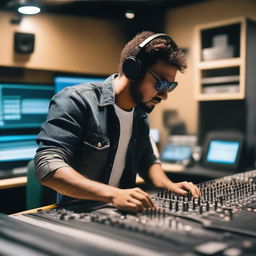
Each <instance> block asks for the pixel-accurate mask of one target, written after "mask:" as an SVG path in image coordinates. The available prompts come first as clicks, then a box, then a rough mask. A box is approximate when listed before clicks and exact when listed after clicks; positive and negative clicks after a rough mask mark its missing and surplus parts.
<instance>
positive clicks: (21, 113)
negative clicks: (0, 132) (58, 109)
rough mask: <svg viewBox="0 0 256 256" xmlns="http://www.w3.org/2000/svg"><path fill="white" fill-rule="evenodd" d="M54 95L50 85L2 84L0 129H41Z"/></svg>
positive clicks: (0, 91)
mask: <svg viewBox="0 0 256 256" xmlns="http://www.w3.org/2000/svg"><path fill="white" fill-rule="evenodd" d="M53 94H54V88H53V86H49V85H36V84H14V83H8V84H7V83H0V129H17V128H34V127H40V126H41V124H42V123H43V122H44V121H45V119H46V116H47V112H48V106H49V102H50V99H51V98H52V96H53Z"/></svg>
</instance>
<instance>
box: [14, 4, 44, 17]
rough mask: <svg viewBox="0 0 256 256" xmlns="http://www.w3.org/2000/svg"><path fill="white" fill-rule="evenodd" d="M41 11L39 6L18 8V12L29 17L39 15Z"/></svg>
mask: <svg viewBox="0 0 256 256" xmlns="http://www.w3.org/2000/svg"><path fill="white" fill-rule="evenodd" d="M40 11H41V9H40V8H39V7H37V6H32V5H31V6H30V5H26V6H21V7H19V8H18V12H19V13H21V14H27V15H33V14H37V13H39V12H40Z"/></svg>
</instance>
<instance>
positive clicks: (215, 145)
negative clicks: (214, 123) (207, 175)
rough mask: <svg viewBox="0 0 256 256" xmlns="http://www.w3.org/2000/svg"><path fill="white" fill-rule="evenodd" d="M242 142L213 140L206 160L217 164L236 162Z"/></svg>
mask: <svg viewBox="0 0 256 256" xmlns="http://www.w3.org/2000/svg"><path fill="white" fill-rule="evenodd" d="M239 147H240V142H238V141H222V140H212V141H211V142H210V145H209V149H208V152H207V155H206V162H208V163H217V164H227V165H233V164H235V162H236V160H237V156H238V152H239Z"/></svg>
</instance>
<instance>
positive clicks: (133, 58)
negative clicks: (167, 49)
mask: <svg viewBox="0 0 256 256" xmlns="http://www.w3.org/2000/svg"><path fill="white" fill-rule="evenodd" d="M158 37H164V38H166V39H168V40H171V38H170V37H169V36H168V35H166V34H164V33H157V34H153V35H151V36H149V37H147V38H146V39H145V40H144V41H143V42H142V43H140V44H139V45H138V46H137V47H136V53H133V54H132V55H130V56H128V57H127V58H126V59H125V60H124V63H123V66H122V69H123V73H124V75H125V76H126V77H127V78H129V79H131V80H136V79H137V78H138V77H139V76H140V75H141V73H142V69H143V68H142V66H143V63H142V60H141V56H140V55H141V52H142V50H143V48H144V47H145V46H146V45H147V44H148V43H150V42H151V41H152V40H154V39H155V38H158Z"/></svg>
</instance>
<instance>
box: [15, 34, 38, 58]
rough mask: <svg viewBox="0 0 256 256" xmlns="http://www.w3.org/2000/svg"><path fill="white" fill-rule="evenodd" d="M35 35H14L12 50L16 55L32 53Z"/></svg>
mask: <svg viewBox="0 0 256 256" xmlns="http://www.w3.org/2000/svg"><path fill="white" fill-rule="evenodd" d="M34 45H35V35H34V34H29V33H20V32H15V33H14V50H15V52H17V53H32V52H33V51H34Z"/></svg>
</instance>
